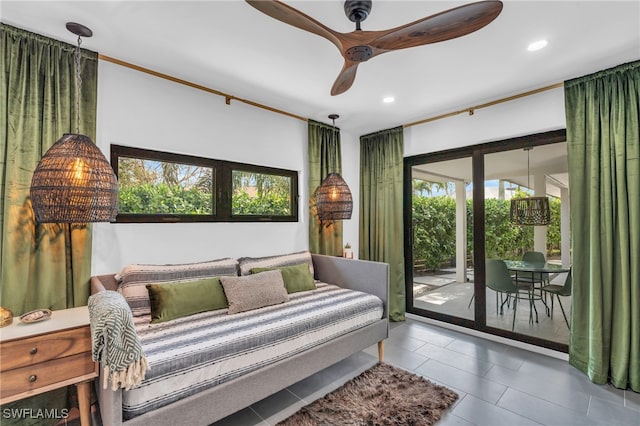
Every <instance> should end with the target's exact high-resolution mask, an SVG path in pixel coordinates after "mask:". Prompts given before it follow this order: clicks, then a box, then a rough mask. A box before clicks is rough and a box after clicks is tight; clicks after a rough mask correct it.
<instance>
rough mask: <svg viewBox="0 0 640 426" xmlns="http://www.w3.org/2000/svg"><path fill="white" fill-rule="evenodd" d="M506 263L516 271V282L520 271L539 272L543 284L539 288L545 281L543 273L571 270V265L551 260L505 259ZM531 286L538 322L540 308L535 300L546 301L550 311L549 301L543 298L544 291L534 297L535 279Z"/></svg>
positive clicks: (510, 268) (545, 304) (509, 268)
mask: <svg viewBox="0 0 640 426" xmlns="http://www.w3.org/2000/svg"><path fill="white" fill-rule="evenodd" d="M504 263H505V265H507V269H508V270H509V271H512V272H515V276H514V277H513V278H514V281H516V283H517V282H518V273H519V272H527V273H533V276H535V275H536V274H539V277H540V283H541V284H540V287H538V290H539V289H540V288H541V287H542V282H543V281H544V280H543V279H542V274H544V273H547V274H558V273H561V272H569V271H570V270H571V267H565V266H562V265H558V264H556V263H549V262H545V263H542V262H526V261H524V260H505V261H504ZM531 286H532V289H531V290H532V291H531V292H530V293H529V297H530V298H531V303H532V305H533V309H534V310H535V312H536V322H538V310H537V309H536V305H535V304H534V303H533V302H534V300H540V301H542V303H544V306H545V308H546V309H547V312H548V311H549V308H548V306H547V303H546V302H545V301H544V299H543V298H542V291H540V295H539V297H534V293H533V291H534V290H535V289H536V287H535V280H534V282H532V283H531Z"/></svg>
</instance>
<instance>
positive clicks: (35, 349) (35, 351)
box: [29, 348, 38, 355]
mask: <svg viewBox="0 0 640 426" xmlns="http://www.w3.org/2000/svg"><path fill="white" fill-rule="evenodd" d="M29 353H30V354H31V355H35V354H36V353H38V348H31V350H30V351H29Z"/></svg>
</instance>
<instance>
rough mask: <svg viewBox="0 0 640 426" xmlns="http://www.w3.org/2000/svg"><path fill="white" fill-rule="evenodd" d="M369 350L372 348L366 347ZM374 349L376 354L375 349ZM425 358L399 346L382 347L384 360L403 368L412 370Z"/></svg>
mask: <svg viewBox="0 0 640 426" xmlns="http://www.w3.org/2000/svg"><path fill="white" fill-rule="evenodd" d="M370 350H372V349H371V348H368V349H367V350H366V351H367V352H368V351H370ZM374 350H375V351H376V354H377V349H374ZM426 360H427V358H426V357H425V356H422V355H419V354H416V353H415V352H412V351H410V350H407V349H403V348H400V347H390V348H387V347H386V346H385V349H384V362H386V363H388V364H391V365H394V366H396V367H400V368H404V369H405V370H409V371H413V370H415V369H416V368H417V367H418V366H420V365H421V364H422V363H423V362H425V361H426Z"/></svg>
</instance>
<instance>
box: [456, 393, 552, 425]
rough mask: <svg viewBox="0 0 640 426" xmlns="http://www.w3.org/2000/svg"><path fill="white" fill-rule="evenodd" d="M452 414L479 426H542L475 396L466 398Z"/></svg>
mask: <svg viewBox="0 0 640 426" xmlns="http://www.w3.org/2000/svg"><path fill="white" fill-rule="evenodd" d="M452 414H454V415H456V416H458V417H461V418H463V419H465V420H467V421H469V422H471V423H473V424H475V425H478V426H516V425H517V426H528V425H539V424H540V423H537V422H534V421H533V420H531V419H528V418H526V417H523V416H520V415H518V414H516V413H512V412H511V411H509V410H505V409H504V408H501V407H498V406H495V405H493V404H490V403H488V402H486V401H483V400H482V399H479V398H476V397H474V396H473V395H467V396H465V397H464V399H463V400H462V401H460V403H459V404H458V405H457V406H456V408H454V409H453V411H452Z"/></svg>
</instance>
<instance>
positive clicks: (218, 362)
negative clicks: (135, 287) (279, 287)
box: [91, 252, 389, 426]
mask: <svg viewBox="0 0 640 426" xmlns="http://www.w3.org/2000/svg"><path fill="white" fill-rule="evenodd" d="M306 253H307V256H308V259H309V260H308V262H309V264H310V265H312V267H311V268H310V269H311V270H312V274H313V277H314V278H315V280H316V285H317V289H316V290H309V291H300V292H297V293H292V294H289V296H290V298H289V300H288V301H286V302H284V303H282V304H279V305H273V306H268V307H263V308H259V309H255V310H251V311H247V312H242V313H238V314H228V313H227V310H226V309H223V310H216V311H213V313H211V312H209V313H201V314H196V315H193V316H191V317H188V318H180V319H176V320H171V321H167V322H164V323H160V324H149V318H150V317H149V316H146V317H145V316H138V317H136V318H135V321H136V330H137V334H138V335H139V336H141V337H140V340H141V342H142V347H143V348H144V351H145V352H146V355H147V359H148V360H149V366H150V370H149V371H148V372H147V377H146V378H145V380H144V381H142V383H140V385H139V386H137V387H135V388H134V389H132V390H129V391H127V390H123V389H118V390H116V391H113V390H112V389H111V388H110V387H108V388H107V389H104V388H103V386H102V382H103V377H101V378H100V380H99V381H96V390H97V395H98V400H99V405H100V413H101V416H102V421H103V424H104V425H105V426H111V425H120V424H123V423H124V424H127V425H148V424H154V425H164V424H166V425H176V424H189V425H208V424H211V423H213V422H215V421H216V420H219V419H222V418H224V417H226V416H228V415H230V414H232V413H234V412H236V411H238V410H240V409H242V408H244V407H247V406H249V405H251V404H253V403H255V402H257V401H259V400H261V399H263V398H265V397H267V396H269V395H271V394H273V393H276V392H278V391H279V390H282V389H284V388H286V387H288V386H290V385H292V384H294V383H296V382H298V381H300V380H302V379H304V378H306V377H308V376H310V375H312V374H314V373H316V372H318V371H320V370H322V369H324V368H326V367H328V366H330V365H332V364H334V363H336V362H338V361H340V360H342V359H344V358H346V357H348V356H350V355H352V354H354V353H356V352H358V351H360V350H363V349H365V348H367V347H369V346H371V345H373V344H374V343H377V344H378V353H379V358H380V360H382V355H383V354H382V352H383V340H384V339H386V338H387V337H388V333H389V324H388V302H387V301H388V286H389V267H388V265H387V264H386V263H379V262H369V261H362V260H353V259H343V258H339V257H331V256H322V255H311V254H309V253H308V252H306ZM246 259H248V260H249V262H248V263H247V261H246ZM261 259H272V261H271V263H269V262H267V264H273V265H274V266H276V267H277V266H279V265H278V263H277V261H278V257H277V256H274V257H271V258H255V259H250V258H241V259H238V261H239V264H238V275H246V274H248V273H249V272H248V271H247V270H246V268H247V265H254V264H257V265H258V266H260V265H261V262H262V264H264V263H265V262H264V261H261ZM273 259H275V261H273ZM243 262H244V266H243ZM284 264H286V263H284ZM254 271H255V270H254ZM118 278H120V277H118ZM324 283H329V284H331V285H326V284H324ZM118 286H119V282H118V281H117V280H116V275H114V274H111V275H100V276H95V277H92V278H91V292H92V294H95V293H98V292H101V291H109V290H111V291H114V290H117V289H118ZM335 286H338V287H335ZM147 288H149V287H147ZM345 289H348V290H345ZM351 290H355V291H356V292H352V291H351ZM358 292H362V293H366V295H364V294H361V293H358ZM370 295H374V296H376V297H371V296H370ZM352 297H353V298H354V299H357V298H364V299H367V300H368V303H369V304H371V303H377V305H378V306H377V307H376V309H377V311H376V313H375V317H372V315H373V314H372V310H371V309H373V308H371V309H370V310H369V312H368V313H367V315H366V316H368V318H367V319H366V322H362V323H361V324H364V325H358V324H357V322H353V321H364V320H363V319H362V318H360V319H358V318H357V317H364V316H365V315H364V314H359V313H358V312H351V313H344V312H343V313H342V314H340V315H343V316H344V318H343V319H341V320H340V321H342V322H338V321H334V320H333V319H331V318H329V319H327V318H324V317H328V316H333V315H336V314H337V312H335V309H334V310H333V311H331V309H333V308H332V307H333V306H339V305H340V303H341V302H340V300H342V299H350V298H352ZM314 298H319V299H318V301H314V302H307V300H315V299H314ZM372 300H373V302H372ZM380 302H381V303H380ZM345 303H346V302H345ZM129 304H130V305H131V306H132V311H133V312H136V310H137V308H136V305H135V303H134V304H133V305H132V304H131V303H129ZM289 305H291V306H289ZM347 305H349V303H347ZM229 306H231V305H229ZM296 306H298V308H296ZM282 309H288V310H293V311H294V312H295V311H296V309H298V310H299V312H298V313H297V314H295V313H294V315H293V316H294V317H296V315H297V317H298V319H297V320H296V319H294V320H291V321H289V317H287V318H286V319H285V320H284V321H283V320H278V321H280V322H281V323H289V322H291V323H293V322H296V321H297V327H298V329H300V328H305V327H307V328H309V334H308V335H305V336H302V337H295V338H293V337H291V336H288V337H287V336H286V335H283V333H285V331H283V330H280V331H279V332H278V331H276V332H275V334H274V333H273V332H271V333H272V334H269V335H268V337H265V335H261V334H260V333H261V332H260V331H259V330H260V329H261V328H262V325H263V324H265V323H268V322H269V321H271V318H275V317H276V316H277V315H279V312H280V310H282ZM354 309H355V308H354ZM344 310H345V309H343V308H340V311H341V312H342V311H344ZM347 310H349V307H348V306H347ZM319 311H322V312H324V313H321V314H319V313H318V312H319ZM314 315H315V319H314V320H313V323H312V322H311V321H310V320H308V319H306V318H308V317H313V316H314ZM205 317H206V318H207V319H206V321H209V320H211V321H213V323H212V324H207V325H206V326H203V327H202V330H203V334H202V335H200V334H199V332H195V330H199V328H198V325H197V324H198V321H205V319H204V318H205ZM186 321H192V322H186ZM251 321H253V322H251ZM256 321H257V323H256ZM274 321H275V320H274ZM301 321H302V322H301ZM345 321H347V322H346V323H345ZM348 321H351V323H349V322H348ZM316 322H317V323H321V324H320V325H319V326H318V325H314V324H315V323H316ZM175 324H182V325H181V326H180V325H175ZM345 324H351V325H345ZM172 327H183V329H184V330H187V329H188V330H189V332H190V333H191V334H196V335H199V336H201V337H199V338H201V339H202V345H204V346H205V347H208V348H209V349H207V352H206V353H199V354H196V357H199V358H198V359H199V361H202V359H201V358H207V359H208V357H209V356H211V360H209V361H208V363H209V364H208V365H207V366H206V368H205V369H199V370H197V369H195V368H193V369H192V368H190V367H189V366H185V365H183V364H180V362H179V361H175V362H174V361H173V360H169V361H170V362H169V361H167V357H166V355H165V357H164V359H163V361H162V362H161V361H159V360H155V358H154V356H155V351H156V349H157V346H162V345H163V344H164V343H166V342H165V341H166V340H172V339H175V340H176V341H179V340H180V336H177V335H171V334H165V332H166V333H169V331H170V330H171V328H172ZM279 327H280V326H279ZM313 327H316V329H314V328H313ZM354 327H355V328H354ZM226 328H231V329H233V330H234V332H236V331H238V330H241V329H242V330H245V331H246V330H250V331H249V334H246V333H245V335H244V337H242V338H241V339H242V342H244V343H242V342H240V343H239V342H238V341H235V343H233V345H234V348H235V347H238V346H242V345H243V344H244V345H245V346H246V345H249V346H248V347H244V350H245V353H244V355H246V358H247V360H244V362H245V364H243V366H241V367H239V366H238V365H237V362H236V361H235V359H233V358H228V357H225V356H224V355H220V354H215V355H212V353H214V352H216V351H218V348H219V347H220V346H221V345H219V343H220V342H222V343H224V340H225V338H226V336H227V335H226V334H225V332H224V330H225V329H226ZM282 328H283V329H284V325H282ZM147 330H152V332H150V333H151V337H149V336H146V333H147ZM153 330H155V331H153ZM298 331H299V330H298ZM154 333H155V334H154ZM206 333H210V334H211V336H209V335H208V334H206ZM278 333H280V334H282V335H279V334H278ZM165 335H166V336H171V337H166V338H165V337H163V336H165ZM203 336H204V337H203ZM296 336H297V335H296ZM265 338H266V339H271V340H269V341H267V342H265V341H263V340H264V339H265ZM216 339H217V340H216ZM274 339H275V340H274ZM293 340H296V341H298V342H297V343H298V349H297V352H291V354H289V353H288V352H287V349H285V348H287V346H286V345H284V343H287V344H288V343H289V342H290V341H293ZM283 341H286V342H283ZM175 344H176V345H177V347H175V348H173V349H172V350H173V352H174V355H175V356H176V357H178V358H179V357H182V356H184V352H189V351H190V350H191V349H192V347H191V346H184V347H183V346H181V345H182V343H179V342H178V343H175ZM207 345H209V346H207ZM258 347H259V348H261V349H260V350H258V349H257V348H258ZM185 348H187V349H185ZM253 348H256V351H257V352H256V353H255V354H252V349H253ZM164 350H166V348H165V349H164ZM163 369H164V370H166V371H165V372H164V373H165V377H156V376H157V374H158V373H160V372H162V370H163ZM227 369H230V370H232V371H233V374H231V373H229V374H227V373H226V371H227ZM101 374H104V373H103V372H102V369H101ZM167 375H168V376H169V377H166V376H167ZM225 375H226V376H225ZM194 377H195V379H194ZM220 377H223V379H220ZM188 380H196V381H197V380H199V381H200V383H199V384H197V385H187V386H188V389H189V392H188V393H193V392H195V393H193V394H190V395H189V394H187V396H184V395H183V394H180V396H179V398H180V399H178V400H175V401H174V400H172V395H173V394H174V393H178V394H179V392H176V387H179V386H181V385H183V384H184V383H190V382H188ZM158 383H160V385H158ZM203 383H204V384H203ZM207 383H208V386H212V387H207V385H206V384H207ZM154 386H155V387H154ZM147 387H149V388H150V389H151V390H150V391H149V392H150V394H154V393H155V397H153V398H152V399H153V400H154V402H153V403H149V404H147V405H145V403H140V401H144V398H145V397H148V396H149V395H143V396H142V397H141V396H140V395H139V393H140V392H144V391H145V389H146V388H147ZM158 389H163V394H162V395H159V394H158ZM135 392H138V394H136V393H135ZM158 401H160V402H161V403H160V404H158V405H156V402H158ZM167 402H168V404H167V405H163V404H166V403H167ZM123 404H124V406H125V409H124V410H123ZM123 413H124V414H123ZM133 415H135V416H133Z"/></svg>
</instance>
